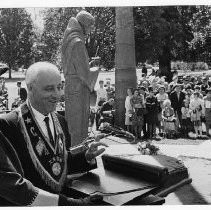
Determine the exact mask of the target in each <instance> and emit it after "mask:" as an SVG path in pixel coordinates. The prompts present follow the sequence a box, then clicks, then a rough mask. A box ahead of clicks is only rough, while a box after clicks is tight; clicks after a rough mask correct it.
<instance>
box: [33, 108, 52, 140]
mask: <svg viewBox="0 0 211 210" xmlns="http://www.w3.org/2000/svg"><path fill="white" fill-rule="evenodd" d="M31 109H32V112H33V114H34V117H35V119H36V121H37V123H38V125H39V126H40V128H41V130H42V132H43V133H44V135H45V136H46V137H47V138H49V136H48V131H47V127H46V123H45V121H44V119H45V117H49V125H50V129H51V133H52V136H53V138H55V133H54V125H53V119H52V116H51V114H48V115H47V116H45V115H43V114H41V113H40V112H38V111H37V110H36V109H35V108H33V107H32V105H31Z"/></svg>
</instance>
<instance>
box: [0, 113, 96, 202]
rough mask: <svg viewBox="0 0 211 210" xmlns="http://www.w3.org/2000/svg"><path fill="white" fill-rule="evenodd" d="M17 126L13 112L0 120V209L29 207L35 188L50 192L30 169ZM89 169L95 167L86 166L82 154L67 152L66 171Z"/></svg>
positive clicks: (61, 117) (29, 160)
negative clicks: (14, 206) (1, 207)
mask: <svg viewBox="0 0 211 210" xmlns="http://www.w3.org/2000/svg"><path fill="white" fill-rule="evenodd" d="M58 119H59V122H60V124H61V127H62V129H63V132H64V135H65V137H66V140H67V141H66V146H67V149H69V147H70V143H71V142H70V135H69V133H68V127H67V123H66V121H65V119H64V117H63V116H61V115H59V114H58ZM19 126H20V125H19V122H18V115H17V112H16V111H12V112H10V113H9V114H6V115H4V116H3V117H1V118H0V206H3V205H6V206H8V205H10V206H12V205H29V204H30V203H31V202H32V201H33V199H34V198H35V197H36V195H37V192H38V190H37V188H41V189H43V190H46V191H49V192H52V190H51V189H50V188H49V187H48V186H47V185H46V184H45V182H44V181H43V180H42V178H41V176H40V175H39V173H38V172H37V171H36V169H35V167H34V166H33V163H32V160H31V158H30V155H29V153H28V152H27V151H28V150H27V146H26V143H25V141H24V137H23V135H22V133H21V130H20V127H19ZM93 168H96V165H89V164H88V163H87V161H86V159H85V151H83V152H78V153H76V154H74V155H72V154H71V153H68V169H69V172H71V173H74V172H82V171H89V170H90V169H93ZM52 193H54V192H52Z"/></svg>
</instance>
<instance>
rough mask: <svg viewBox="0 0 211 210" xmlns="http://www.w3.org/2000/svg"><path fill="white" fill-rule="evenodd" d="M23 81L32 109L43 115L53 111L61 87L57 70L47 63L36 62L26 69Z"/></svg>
mask: <svg viewBox="0 0 211 210" xmlns="http://www.w3.org/2000/svg"><path fill="white" fill-rule="evenodd" d="M25 79H26V85H27V89H28V99H29V101H30V103H31V105H32V106H33V108H35V109H36V110H37V111H39V112H40V113H42V114H44V115H46V114H48V113H50V112H52V111H54V110H55V108H56V104H57V102H58V100H59V99H60V94H61V93H60V91H61V86H62V84H61V75H60V72H59V70H58V68H57V67H56V66H55V65H53V64H51V63H48V62H38V63H35V64H33V65H31V66H30V67H29V68H28V70H27V72H26V78H25Z"/></svg>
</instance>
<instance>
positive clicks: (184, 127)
mask: <svg viewBox="0 0 211 210" xmlns="http://www.w3.org/2000/svg"><path fill="white" fill-rule="evenodd" d="M189 103H190V102H189V100H188V99H185V100H184V101H183V106H182V108H181V112H182V124H181V131H182V135H183V136H184V137H185V138H187V137H188V133H189V132H190V131H191V120H190V109H189Z"/></svg>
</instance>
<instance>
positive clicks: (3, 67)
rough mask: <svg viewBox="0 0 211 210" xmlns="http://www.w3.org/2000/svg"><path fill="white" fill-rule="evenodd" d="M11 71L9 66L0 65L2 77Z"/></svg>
mask: <svg viewBox="0 0 211 210" xmlns="http://www.w3.org/2000/svg"><path fill="white" fill-rule="evenodd" d="M8 70H9V66H8V65H7V64H5V63H0V76H1V75H2V74H4V73H5V72H6V71H8Z"/></svg>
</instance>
